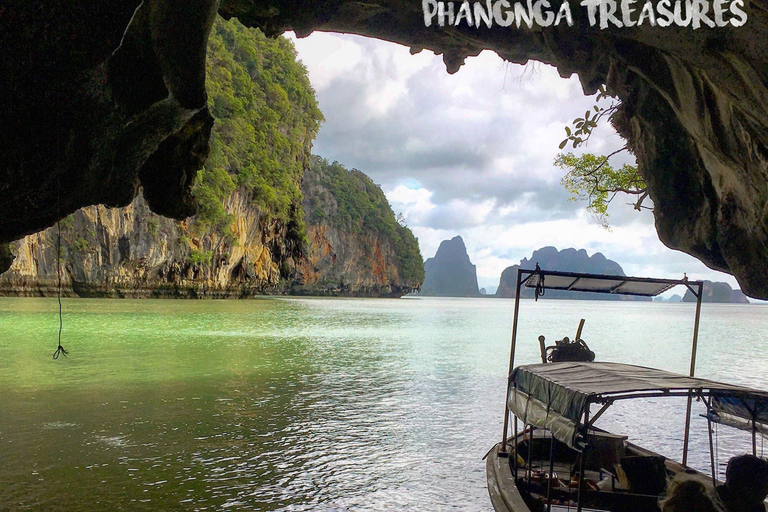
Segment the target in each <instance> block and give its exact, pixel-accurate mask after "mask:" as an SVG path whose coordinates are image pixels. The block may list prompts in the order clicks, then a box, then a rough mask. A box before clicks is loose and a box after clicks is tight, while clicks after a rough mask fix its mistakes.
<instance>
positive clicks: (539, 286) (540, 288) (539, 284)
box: [533, 263, 545, 301]
mask: <svg viewBox="0 0 768 512" xmlns="http://www.w3.org/2000/svg"><path fill="white" fill-rule="evenodd" d="M534 273H535V274H538V275H539V279H538V280H537V281H536V289H535V290H534V291H533V300H534V301H538V300H539V297H543V296H544V291H545V289H544V273H543V272H542V271H541V267H539V264H538V263H536V268H535V269H534Z"/></svg>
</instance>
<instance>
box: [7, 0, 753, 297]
mask: <svg viewBox="0 0 768 512" xmlns="http://www.w3.org/2000/svg"><path fill="white" fill-rule="evenodd" d="M517 3H519V4H520V9H521V10H520V11H519V14H518V10H517V5H516V4H517ZM517 3H515V2H511V1H510V2H500V1H496V2H493V1H491V2H485V3H479V5H480V7H479V8H478V7H476V6H475V4H477V2H474V3H470V2H466V7H465V3H460V2H453V3H452V4H453V7H452V9H453V12H454V18H453V23H450V14H448V13H449V12H450V10H451V7H449V4H451V2H434V1H432V0H425V1H424V2H414V1H412V0H408V1H405V0H371V1H368V2H365V3H362V2H356V1H345V0H335V1H323V2H319V1H301V0H292V1H288V0H285V1H281V0H274V1H271V2H258V1H257V2H253V1H249V2H243V1H223V2H221V4H219V5H218V6H217V5H216V2H213V1H211V0H196V1H191V2H189V1H188V2H173V1H169V0H165V1H163V0H157V1H153V2H144V3H141V2H139V1H138V0H133V1H123V2H118V3H117V4H115V5H110V8H109V9H104V8H103V6H100V4H99V3H97V2H96V1H95V0H85V1H83V2H77V3H76V4H73V5H61V3H60V2H54V1H52V0H49V1H44V2H37V3H34V5H33V4H31V3H21V4H20V5H17V6H13V7H5V8H4V9H3V10H2V11H0V47H1V48H3V59H2V61H1V62H2V64H0V67H1V70H2V76H3V80H2V81H0V93H2V95H3V98H4V99H5V102H4V104H5V105H6V107H4V108H3V109H0V126H2V132H3V134H4V136H3V137H2V139H1V140H0V241H6V242H7V241H11V240H14V239H17V238H19V237H21V236H23V235H25V234H28V233H31V232H34V231H37V230H40V229H42V228H45V227H47V226H49V225H51V224H52V223H53V222H55V220H56V219H57V218H60V217H63V216H65V215H67V214H69V213H71V212H73V211H74V210H76V209H77V208H79V207H81V206H85V205H90V204H98V203H103V204H107V205H111V206H118V205H126V204H128V203H129V202H130V201H131V200H132V198H133V197H134V196H135V195H136V193H137V191H138V187H139V186H140V185H141V186H143V190H144V193H145V195H146V198H147V200H148V203H149V205H150V207H151V208H152V209H153V210H154V211H156V212H158V213H162V214H164V215H168V216H171V217H176V218H180V217H184V216H186V215H189V214H191V213H192V212H194V202H193V201H192V198H191V196H190V194H189V187H190V185H191V182H192V179H193V176H194V171H195V170H196V169H197V168H199V167H200V166H201V165H202V162H203V161H204V160H205V158H206V156H207V140H208V136H209V132H210V128H211V125H212V122H213V120H212V118H211V116H210V114H209V113H208V111H207V109H206V107H205V96H206V95H205V82H204V77H205V73H204V59H205V45H206V40H207V33H208V31H209V30H210V26H211V23H212V20H213V17H214V15H215V13H216V11H217V9H218V13H219V14H221V15H223V16H225V17H231V16H236V17H238V18H239V19H240V20H241V21H242V22H243V23H245V24H246V25H249V26H255V27H259V28H261V29H262V30H264V31H265V32H267V33H269V34H279V33H282V32H284V31H286V30H294V31H295V32H296V33H297V34H298V35H299V36H301V35H306V34H308V33H310V32H312V31H314V30H325V31H337V32H349V33H355V34H360V35H365V36H369V37H375V38H380V39H384V40H388V41H395V42H398V43H401V44H405V45H409V46H411V48H412V49H413V51H414V52H415V51H419V50H421V49H424V48H429V49H431V50H434V51H436V52H438V53H441V54H442V55H443V60H444V62H445V64H446V68H447V71H448V72H450V73H452V72H455V71H456V70H458V68H459V67H460V66H461V64H462V63H463V61H464V59H465V58H466V57H467V56H469V55H477V54H478V53H479V52H480V51H482V50H483V49H491V50H494V51H496V52H497V53H498V54H499V55H501V56H502V57H503V58H505V59H507V60H509V61H512V62H517V63H525V62H527V61H528V60H529V59H535V60H539V61H542V62H546V63H549V64H552V65H555V66H556V67H557V68H558V70H559V71H560V73H561V75H563V76H569V75H571V74H572V73H574V72H575V73H578V75H579V77H580V80H581V83H582V86H583V88H584V91H585V93H593V92H594V91H595V90H596V89H597V88H598V87H599V86H600V85H601V84H606V85H607V87H608V89H609V91H610V92H611V93H612V94H613V95H615V96H616V97H618V98H620V99H621V100H622V102H623V106H622V108H621V110H620V112H619V115H618V116H616V118H615V120H614V124H615V125H616V128H617V129H618V130H619V132H620V133H621V134H622V135H623V136H624V137H625V138H626V139H627V140H628V141H629V143H630V146H631V147H632V149H633V151H634V153H635V155H636V157H637V160H638V164H639V168H640V172H641V173H642V174H643V177H644V178H645V181H646V182H647V184H648V187H649V191H650V195H651V198H652V199H653V202H654V205H655V215H656V227H657V231H658V234H659V237H660V238H661V240H662V241H663V242H664V243H665V244H666V245H668V246H669V247H671V248H674V249H680V250H682V251H685V252H687V253H689V254H692V255H694V256H696V257H697V258H699V259H701V260H702V261H704V262H705V263H706V264H707V265H709V266H710V267H712V268H714V269H718V270H723V271H726V272H730V273H732V274H734V275H735V276H736V277H737V279H738V280H739V283H740V284H741V286H742V288H743V289H744V291H745V292H746V293H748V294H750V295H753V296H758V297H763V298H768V273H766V272H765V270H764V266H763V265H764V262H765V261H766V260H768V208H767V207H766V204H768V189H767V187H766V178H768V149H767V146H768V89H767V88H766V81H767V80H768V78H766V77H768V10H766V8H765V7H764V5H763V4H762V3H759V2H756V1H747V0H743V1H742V0H733V1H730V2H728V1H725V0H710V1H706V0H696V1H694V2H690V6H691V7H690V9H689V8H688V7H689V4H688V3H686V4H683V3H682V2H680V1H676V2H675V1H671V0H660V1H652V2H651V7H645V5H647V3H646V2H642V3H641V2H634V3H633V2H631V1H628V0H623V1H618V0H617V1H611V0H602V1H598V0H584V1H582V2H577V1H575V0H573V1H568V2H562V1H560V0H552V1H550V2H543V1H542V0H539V1H537V2H517ZM529 3H530V4H531V5H530V6H529V5H528V4H529ZM564 3H566V4H567V7H563V4H564ZM504 4H509V7H507V6H506V5H504ZM545 4H548V5H545ZM440 5H442V6H443V7H442V21H443V23H442V24H441V22H440V21H441V18H440V12H441V11H440ZM537 6H538V7H537ZM683 7H685V9H684V8H683ZM705 8H706V10H705ZM536 9H540V12H539V11H537V10H536ZM632 9H634V10H633V11H632V12H629V11H631V10H632ZM676 9H677V11H676ZM497 10H498V20H501V21H502V23H498V20H497V16H496V11H497ZM510 10H511V12H512V14H511V15H510ZM433 11H434V15H432V14H431V13H432V12H433ZM666 11H669V12H671V13H672V15H671V22H670V23H669V24H667V25H666V26H664V23H666V22H667V21H668V20H669V19H670V18H669V16H668V15H667V14H666ZM676 12H677V14H676ZM549 14H552V17H550V16H549ZM509 16H514V17H515V19H514V21H512V22H510V23H509V24H508V25H506V26H505V24H507V22H508V21H509V19H510V18H509ZM558 17H559V18H560V19H559V22H557V23H556V21H557V18H558ZM641 17H642V23H641ZM651 17H653V23H651ZM518 18H519V22H518ZM569 18H570V19H569ZM678 18H679V19H678ZM470 19H471V21H472V23H471V24H470V23H469V21H470ZM547 20H550V21H551V23H549V22H548V21H547ZM686 20H687V21H686ZM489 22H490V23H489ZM710 22H711V23H710ZM696 23H697V24H698V26H699V28H698V29H697V28H695V24H696ZM711 25H714V26H711Z"/></svg>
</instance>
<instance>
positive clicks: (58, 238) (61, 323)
mask: <svg viewBox="0 0 768 512" xmlns="http://www.w3.org/2000/svg"><path fill="white" fill-rule="evenodd" d="M56 216H57V217H59V216H61V183H60V181H59V175H58V173H57V174H56ZM56 232H57V233H56V234H57V236H56V278H57V280H58V286H57V287H56V298H57V299H58V301H59V346H58V348H56V352H54V353H53V358H54V359H58V358H59V355H61V354H64V357H67V353H68V352H67V351H66V350H65V349H64V347H62V346H61V331H62V329H63V328H64V319H63V317H62V314H61V219H59V220H57V221H56Z"/></svg>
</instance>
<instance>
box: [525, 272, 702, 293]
mask: <svg viewBox="0 0 768 512" xmlns="http://www.w3.org/2000/svg"><path fill="white" fill-rule="evenodd" d="M529 272H531V274H530V275H529V276H528V277H526V278H525V279H524V280H523V283H524V284H525V286H526V287H527V288H539V289H541V288H543V289H545V290H569V291H575V292H598V293H615V294H620V295H640V296H643V297H655V296H656V295H659V294H660V293H664V292H665V291H667V290H669V289H670V288H673V287H675V286H677V285H679V284H682V285H693V284H696V285H698V284H700V282H699V281H688V280H687V279H653V278H648V277H629V276H609V275H604V274H582V273H576V272H558V271H553V270H541V269H539V268H537V269H536V270H530V271H529Z"/></svg>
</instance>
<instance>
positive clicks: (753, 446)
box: [752, 405, 757, 457]
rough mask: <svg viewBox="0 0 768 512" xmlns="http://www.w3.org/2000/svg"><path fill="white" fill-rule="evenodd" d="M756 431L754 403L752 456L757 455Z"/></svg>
mask: <svg viewBox="0 0 768 512" xmlns="http://www.w3.org/2000/svg"><path fill="white" fill-rule="evenodd" d="M756 433H757V405H755V410H754V412H752V455H753V456H754V457H757V436H756V435H755V434H756Z"/></svg>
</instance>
